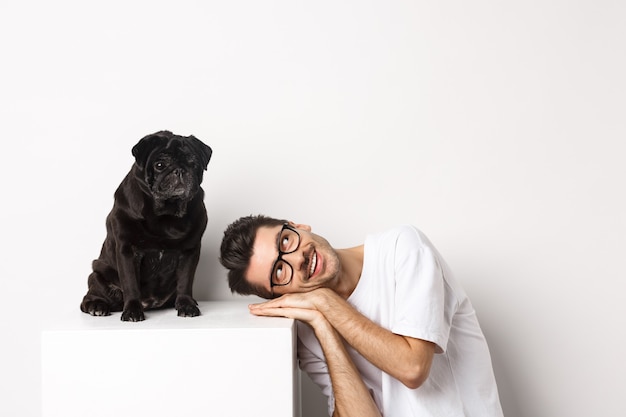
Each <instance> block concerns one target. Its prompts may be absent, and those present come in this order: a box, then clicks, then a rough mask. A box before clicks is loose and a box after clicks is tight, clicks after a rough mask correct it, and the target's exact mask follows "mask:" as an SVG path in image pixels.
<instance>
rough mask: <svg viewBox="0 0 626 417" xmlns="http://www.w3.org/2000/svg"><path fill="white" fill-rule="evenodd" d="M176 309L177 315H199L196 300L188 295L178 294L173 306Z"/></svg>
mask: <svg viewBox="0 0 626 417" xmlns="http://www.w3.org/2000/svg"><path fill="white" fill-rule="evenodd" d="M174 307H175V308H176V310H178V317H196V316H199V315H200V309H199V308H198V303H197V302H196V300H194V299H193V298H191V297H189V296H186V295H185V296H182V295H181V296H178V297H177V298H176V304H175V306H174Z"/></svg>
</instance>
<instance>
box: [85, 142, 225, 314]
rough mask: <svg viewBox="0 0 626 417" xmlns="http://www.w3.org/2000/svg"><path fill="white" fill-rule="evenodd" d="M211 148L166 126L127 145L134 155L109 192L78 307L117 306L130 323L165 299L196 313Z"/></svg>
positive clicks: (94, 310)
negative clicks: (109, 204) (101, 234)
mask: <svg viewBox="0 0 626 417" xmlns="http://www.w3.org/2000/svg"><path fill="white" fill-rule="evenodd" d="M212 153H213V151H212V149H211V148H210V147H209V146H207V145H205V144H204V143H202V142H201V141H200V140H198V139H197V138H195V137H194V136H186V137H185V136H178V135H175V134H173V133H172V132H169V131H160V132H156V133H154V134H151V135H148V136H146V137H144V138H143V139H141V140H140V141H139V142H138V143H137V144H136V145H135V146H134V147H133V149H132V154H133V156H134V157H135V162H134V164H133V166H132V168H131V170H130V172H129V173H128V174H127V175H126V177H125V178H124V180H123V181H122V183H121V184H120V186H119V187H118V189H117V191H116V192H115V199H114V203H113V209H112V210H111V212H110V213H109V215H108V217H107V219H106V229H107V234H106V239H105V241H104V244H103V245H102V250H101V252H100V257H99V258H98V259H96V260H95V261H93V265H92V267H93V272H92V273H91V274H90V275H89V278H88V280H87V285H88V291H87V294H86V295H85V296H84V298H83V301H82V303H81V305H80V309H81V311H83V312H84V313H88V314H91V315H92V316H107V315H110V314H111V312H114V311H121V312H122V317H121V319H122V320H123V321H132V322H136V321H142V320H144V319H145V316H144V310H148V309H157V308H166V307H172V306H173V307H174V308H175V309H176V310H178V316H181V317H194V316H198V315H200V310H199V309H198V303H197V302H196V301H195V300H194V298H193V296H192V287H193V280H194V274H195V272H196V267H197V265H198V260H199V258H200V241H201V239H202V235H203V234H204V230H205V229H206V225H207V214H206V208H205V206H204V190H203V189H202V188H201V186H200V184H201V182H202V176H203V173H204V171H205V170H206V169H207V166H208V163H209V160H210V159H211V155H212Z"/></svg>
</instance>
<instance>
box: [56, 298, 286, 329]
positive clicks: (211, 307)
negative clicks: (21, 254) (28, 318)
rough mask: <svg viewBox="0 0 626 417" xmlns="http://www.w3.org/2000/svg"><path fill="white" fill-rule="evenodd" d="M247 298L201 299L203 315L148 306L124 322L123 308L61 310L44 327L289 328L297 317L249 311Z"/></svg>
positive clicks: (200, 304) (199, 304) (199, 305)
mask: <svg viewBox="0 0 626 417" xmlns="http://www.w3.org/2000/svg"><path fill="white" fill-rule="evenodd" d="M248 304H249V301H248V302H242V301H199V302H198V307H199V308H200V312H201V315H200V316H198V317H178V315H177V312H176V310H175V309H173V308H168V309H162V310H146V311H145V317H146V319H145V320H144V321H141V322H123V321H121V320H120V317H121V315H122V313H121V312H116V313H112V314H111V315H110V316H106V317H93V316H90V315H89V314H85V313H83V312H81V311H80V310H79V309H78V308H76V310H75V311H70V312H66V313H65V314H60V315H59V317H58V319H52V318H51V319H50V321H49V323H51V324H50V325H49V326H47V328H46V329H44V331H87V330H189V329H242V328H246V329H281V328H286V329H289V328H291V327H292V326H293V323H294V320H292V319H287V318H280V317H257V316H254V315H252V314H250V311H249V310H248Z"/></svg>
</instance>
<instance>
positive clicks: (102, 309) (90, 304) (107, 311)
mask: <svg viewBox="0 0 626 417" xmlns="http://www.w3.org/2000/svg"><path fill="white" fill-rule="evenodd" d="M81 310H83V312H85V313H89V314H91V315H92V316H110V315H111V307H110V306H109V305H108V304H107V303H106V302H105V301H102V300H94V301H86V302H84V303H83V305H81Z"/></svg>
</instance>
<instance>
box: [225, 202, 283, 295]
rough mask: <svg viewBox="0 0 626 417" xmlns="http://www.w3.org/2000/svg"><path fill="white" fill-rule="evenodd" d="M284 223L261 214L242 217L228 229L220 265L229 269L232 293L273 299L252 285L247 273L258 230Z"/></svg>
mask: <svg viewBox="0 0 626 417" xmlns="http://www.w3.org/2000/svg"><path fill="white" fill-rule="evenodd" d="M284 223H286V220H279V219H275V218H272V217H267V216H264V215H262V214H259V215H256V216H255V215H250V216H245V217H241V218H239V219H238V220H235V221H234V222H233V223H231V224H230V225H229V226H228V227H227V228H226V230H225V231H224V237H223V239H222V245H221V247H220V263H221V264H222V265H223V266H224V267H225V268H226V269H228V286H229V287H230V291H231V292H233V293H235V292H236V293H237V294H242V295H250V294H254V295H258V296H259V297H262V298H266V299H269V298H273V297H272V294H271V293H270V292H269V291H267V289H265V288H263V287H259V286H257V285H252V284H250V283H249V282H248V281H247V280H246V277H245V273H246V270H247V269H248V266H249V264H250V258H251V257H252V249H253V246H254V239H255V238H256V233H257V230H259V228H260V227H274V226H282V225H283V224H284ZM268 279H269V278H268Z"/></svg>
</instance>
